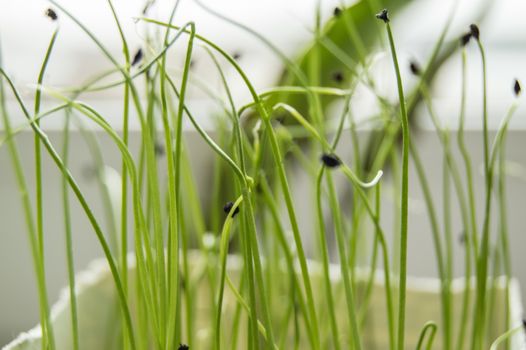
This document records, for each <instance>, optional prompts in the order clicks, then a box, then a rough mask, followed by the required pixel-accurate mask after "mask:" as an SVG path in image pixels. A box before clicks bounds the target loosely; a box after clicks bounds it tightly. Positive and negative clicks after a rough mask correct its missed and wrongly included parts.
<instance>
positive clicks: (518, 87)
mask: <svg viewBox="0 0 526 350" xmlns="http://www.w3.org/2000/svg"><path fill="white" fill-rule="evenodd" d="M513 92H514V93H515V96H516V97H519V95H520V94H521V84H520V83H519V81H518V80H517V79H515V82H514V83H513Z"/></svg>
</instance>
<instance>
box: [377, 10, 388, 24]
mask: <svg viewBox="0 0 526 350" xmlns="http://www.w3.org/2000/svg"><path fill="white" fill-rule="evenodd" d="M376 18H378V19H381V20H382V21H384V23H389V13H388V12H387V9H383V10H382V11H380V12H379V13H377V14H376Z"/></svg>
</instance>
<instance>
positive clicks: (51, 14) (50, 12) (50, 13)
mask: <svg viewBox="0 0 526 350" xmlns="http://www.w3.org/2000/svg"><path fill="white" fill-rule="evenodd" d="M45 14H46V16H47V17H49V18H50V19H51V20H52V21H56V20H57V19H58V16H57V13H56V12H55V10H53V9H52V8H48V9H47V10H46V13H45Z"/></svg>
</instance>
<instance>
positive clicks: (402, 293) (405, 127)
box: [386, 22, 410, 350]
mask: <svg viewBox="0 0 526 350" xmlns="http://www.w3.org/2000/svg"><path fill="white" fill-rule="evenodd" d="M386 29H387V36H388V38H389V46H390V47H391V55H392V59H393V65H394V70H395V73H396V81H397V86H398V98H399V103H400V118H401V122H402V197H401V199H400V201H401V205H400V217H401V222H400V278H399V287H398V291H399V300H398V339H397V340H398V343H397V344H398V347H397V348H398V350H402V349H404V344H405V304H406V281H407V219H408V192H409V144H410V141H409V137H410V136H409V120H408V118H407V111H406V107H405V98H404V89H403V86H402V78H401V76H400V68H399V66H398V59H397V57H396V50H395V45H394V39H393V34H392V32H391V26H390V25H389V22H387V23H386Z"/></svg>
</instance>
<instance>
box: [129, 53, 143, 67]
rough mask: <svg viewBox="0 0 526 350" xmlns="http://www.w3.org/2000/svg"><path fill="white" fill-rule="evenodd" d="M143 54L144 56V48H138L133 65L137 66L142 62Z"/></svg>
mask: <svg viewBox="0 0 526 350" xmlns="http://www.w3.org/2000/svg"><path fill="white" fill-rule="evenodd" d="M142 56H143V54H142V49H139V50H137V52H136V53H135V55H134V56H133V60H132V63H131V65H132V67H133V66H136V65H137V64H139V62H141V60H142Z"/></svg>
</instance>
